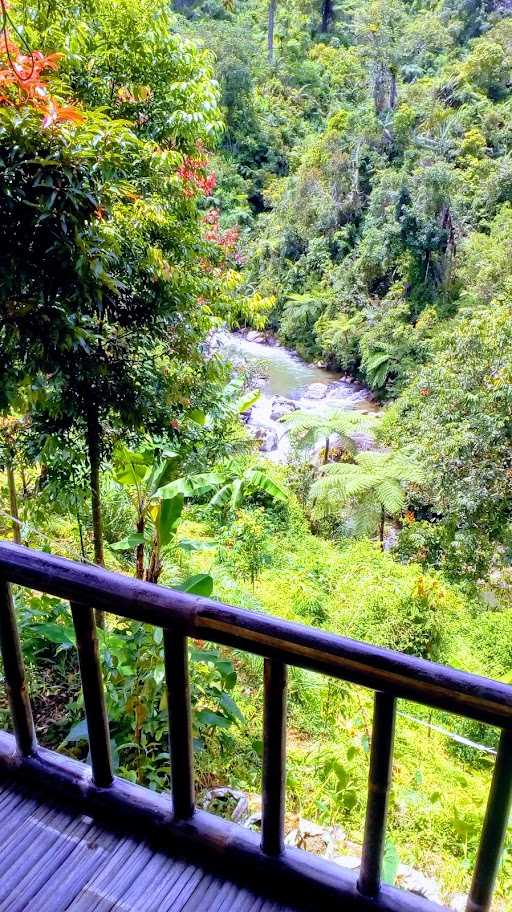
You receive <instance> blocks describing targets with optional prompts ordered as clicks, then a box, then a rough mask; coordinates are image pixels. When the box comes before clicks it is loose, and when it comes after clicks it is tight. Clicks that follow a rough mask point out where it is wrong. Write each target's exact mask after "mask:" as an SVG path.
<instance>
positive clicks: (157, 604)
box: [0, 542, 512, 912]
mask: <svg viewBox="0 0 512 912" xmlns="http://www.w3.org/2000/svg"><path fill="white" fill-rule="evenodd" d="M11 583H16V584H19V585H22V586H27V587H30V588H33V589H38V590H40V591H42V592H45V593H48V594H51V595H55V596H59V597H62V598H65V599H68V600H69V601H70V603H71V610H72V616H73V622H74V626H75V632H76V638H77V648H78V656H79V664H80V674H81V678H82V687H83V692H84V705H85V711H86V718H87V724H88V732H89V744H90V752H91V764H92V777H93V778H92V782H91V781H89V782H88V781H87V780H86V779H84V778H83V776H82V775H81V774H78V773H77V770H76V765H74V764H73V763H72V762H71V761H68V760H67V758H63V757H60V756H59V755H57V754H52V752H48V751H44V752H42V751H41V749H39V748H38V747H37V745H36V741H35V735H34V727H33V722H32V714H31V709H30V701H29V699H28V696H27V692H26V686H25V674H24V669H23V659H22V654H21V647H20V642H19V636H18V632H17V629H16V620H15V613H14V608H13V602H12V597H11V593H10V584H11ZM93 609H102V610H106V611H108V612H110V613H114V614H118V615H120V616H121V617H125V618H131V619H134V620H138V621H141V622H144V623H150V624H155V625H158V626H160V627H162V628H163V631H164V651H165V669H166V682H167V689H168V706H169V738H170V756H171V782H172V794H173V800H172V810H171V808H168V806H167V805H166V804H165V799H163V798H161V799H160V798H155V797H154V796H152V797H151V798H149V797H148V796H146V795H145V794H144V790H142V792H141V794H140V795H139V793H138V792H137V795H136V796H134V793H133V791H132V790H131V789H130V788H129V786H128V785H127V784H126V783H122V781H121V780H117V779H115V778H113V777H112V769H111V761H110V744H109V733H108V720H107V715H106V709H105V701H104V695H103V683H102V675H101V668H100V661H99V655H98V646H97V639H96V630H95V626H94V612H93ZM188 636H194V637H198V638H201V639H208V640H211V641H213V642H215V643H219V644H225V645H228V646H234V647H237V648H239V649H242V650H245V651H248V652H252V653H255V654H257V655H262V656H264V657H265V675H264V697H265V699H264V721H263V781H262V796H263V801H262V834H261V845H260V846H259V847H258V846H256V845H255V844H254V840H253V838H252V835H251V836H248V835H247V834H245V835H244V831H243V830H242V829H241V828H237V827H235V828H234V827H233V825H232V824H229V823H227V822H226V821H222V820H216V819H215V818H213V817H212V816H211V815H208V814H205V813H204V812H198V811H196V810H195V802H194V783H193V750H192V736H191V704H190V685H189V675H188V646H187V637H188ZM0 645H1V649H2V656H3V660H4V674H5V680H6V685H7V693H8V696H9V703H10V708H11V715H12V719H13V726H14V732H15V738H16V750H14V749H13V748H12V747H11V745H10V741H9V736H6V735H4V736H1V733H0V764H4V765H7V766H8V767H9V768H11V769H17V770H18V771H20V773H21V774H24V775H30V776H31V777H32V778H34V777H35V778H36V779H39V780H45V781H47V782H49V783H51V784H53V785H55V783H58V786H59V788H61V789H63V790H64V791H65V792H66V793H67V794H69V796H70V797H72V798H73V800H77V801H79V802H82V804H84V807H85V808H86V809H87V808H89V807H93V808H94V810H95V811H96V812H97V813H101V812H107V813H111V812H112V809H116V810H117V812H118V814H117V816H119V817H121V818H122V819H123V820H124V821H131V822H133V823H135V822H136V821H137V822H139V823H140V821H141V820H143V821H144V825H145V826H146V827H147V829H148V832H151V833H153V835H154V836H162V835H163V834H165V841H166V844H167V843H169V840H170V842H171V843H172V845H173V847H174V849H177V850H182V851H184V852H189V853H192V854H193V852H194V851H196V853H199V855H200V857H201V859H203V860H204V859H205V858H207V857H211V858H213V859H214V861H215V864H216V865H217V867H218V866H219V865H220V864H221V858H220V854H219V853H220V851H221V849H222V858H223V859H224V861H227V862H232V863H235V864H237V865H238V869H239V873H240V874H241V875H242V874H243V875H245V876H247V877H253V878H255V879H256V881H257V883H258V884H259V886H260V887H261V882H260V878H261V876H262V875H264V877H265V882H266V886H267V887H270V885H271V884H272V879H273V878H277V881H276V889H278V885H277V882H278V884H279V885H280V888H282V889H283V890H284V889H286V896H285V897H284V898H286V899H288V900H289V901H304V902H308V901H310V900H313V899H314V901H315V903H318V908H320V907H321V903H322V902H332V901H336V900H339V901H340V907H343V909H344V910H345V909H346V910H347V912H350V910H354V912H361V910H362V912H365V910H368V912H370V910H374V912H393V910H395V912H434V910H436V909H439V908H440V907H439V906H436V905H435V904H434V903H431V902H429V901H427V900H425V899H422V898H421V897H418V896H416V895H413V894H408V893H406V892H403V891H399V890H395V889H393V888H391V887H387V886H385V885H382V884H381V865H382V856H383V849H384V839H385V829H386V816H387V804H388V795H389V788H390V782H391V773H392V760H393V736H394V725H395V717H396V699H397V697H405V698H407V699H409V700H413V701H417V702H420V703H424V704H426V705H428V706H432V707H436V708H440V709H444V710H448V711H450V712H453V713H456V714H459V715H462V716H465V717H467V718H472V719H478V720H480V721H483V722H486V723H488V724H491V725H498V726H499V727H500V728H501V729H502V736H501V740H500V747H499V750H498V755H497V758H496V764H495V769H494V776H493V782H492V785H491V791H490V795H489V802H488V806H487V812H486V815H485V821H484V825H483V832H482V839H481V843H480V848H479V852H478V857H477V861H476V865H475V870H474V875H473V881H472V887H471V892H470V896H469V899H468V904H467V912H489V909H490V906H491V899H492V893H493V888H494V884H495V880H496V876H497V871H498V866H499V861H500V856H501V851H502V848H503V843H504V839H505V834H506V828H507V824H508V817H509V811H510V806H511V803H512V687H510V686H509V685H506V684H502V683H499V682H496V681H492V680H490V679H487V678H482V677H479V676H476V675H471V674H467V673H464V672H462V671H458V670H456V669H453V668H448V667H446V666H443V665H438V664H435V663H432V662H427V661H425V660H422V659H418V658H416V657H414V656H406V655H403V654H401V653H397V652H393V651H391V650H387V649H380V648H378V647H376V646H370V645H368V644H365V643H361V642H358V641H356V640H351V639H347V638H345V637H340V636H336V635H334V634H330V633H328V632H326V631H322V630H318V629H313V628H308V627H305V626H303V625H300V624H292V623H289V622H286V621H282V620H280V619H278V618H274V617H270V616H267V615H262V614H257V613H252V612H247V611H244V610H243V609H240V608H234V607H232V606H228V605H223V604H222V603H219V602H215V601H213V600H211V599H205V598H201V597H198V596H192V595H190V594H187V593H184V592H178V591H176V590H172V589H167V588H165V587H162V586H154V585H152V584H148V583H143V582H140V581H139V580H134V579H131V578H128V577H126V576H122V575H119V574H115V573H110V572H108V571H106V570H103V569H101V568H98V567H92V566H84V565H82V564H78V563H75V562H73V561H68V560H65V559H63V558H58V557H53V556H51V555H48V554H42V553H39V552H37V551H32V550H30V549H28V548H24V547H21V546H19V545H13V544H11V543H7V542H3V543H2V542H0ZM288 665H294V666H297V667H301V668H308V669H313V670H314V671H319V672H321V673H323V674H327V675H330V676H333V677H336V678H340V679H342V680H346V681H351V682H354V683H357V684H361V685H363V686H366V687H368V688H371V689H372V690H374V691H375V692H376V693H375V708H374V722H373V733H372V744H371V758H370V774H369V783H368V789H369V791H368V804H367V812H366V825H365V837H364V845H363V854H362V862H361V871H360V875H359V878H358V879H357V878H356V877H355V876H354V875H353V874H352V873H351V872H342V871H341V870H340V869H338V868H337V867H336V866H334V865H329V864H327V863H326V862H321V861H319V860H318V859H312V858H311V857H310V856H308V855H307V853H297V852H296V851H293V850H289V849H287V848H285V847H284V808H285V765H286V683H287V666H288ZM162 802H163V803H162ZM301 855H303V856H304V859H305V860H304V861H303V862H300V856H301Z"/></svg>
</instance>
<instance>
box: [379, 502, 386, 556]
mask: <svg viewBox="0 0 512 912" xmlns="http://www.w3.org/2000/svg"><path fill="white" fill-rule="evenodd" d="M385 520H386V513H385V510H384V507H381V508H380V526H379V541H380V549H381V551H384V522H385Z"/></svg>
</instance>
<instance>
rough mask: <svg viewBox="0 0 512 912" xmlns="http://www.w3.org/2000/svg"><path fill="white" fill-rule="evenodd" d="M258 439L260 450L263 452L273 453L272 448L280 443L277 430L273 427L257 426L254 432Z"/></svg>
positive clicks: (274, 448)
mask: <svg viewBox="0 0 512 912" xmlns="http://www.w3.org/2000/svg"><path fill="white" fill-rule="evenodd" d="M254 436H255V438H256V440H258V441H259V444H260V450H261V452H262V453H271V452H272V450H276V449H277V444H278V443H279V438H278V436H277V434H276V432H275V431H273V430H272V428H267V427H259V428H256V431H255V433H254Z"/></svg>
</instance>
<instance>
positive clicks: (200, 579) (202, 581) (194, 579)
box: [174, 573, 213, 596]
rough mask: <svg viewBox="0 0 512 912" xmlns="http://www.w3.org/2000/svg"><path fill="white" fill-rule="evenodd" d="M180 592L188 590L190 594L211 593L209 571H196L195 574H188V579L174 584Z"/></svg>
mask: <svg viewBox="0 0 512 912" xmlns="http://www.w3.org/2000/svg"><path fill="white" fill-rule="evenodd" d="M174 588H175V589H179V590H180V592H190V593H191V594H192V595H205V596H208V595H211V594H212V591H213V579H212V577H211V576H210V574H209V573H197V574H196V575H195V576H189V577H188V579H186V580H184V582H183V583H180V585H179V586H175V587H174Z"/></svg>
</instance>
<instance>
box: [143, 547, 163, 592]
mask: <svg viewBox="0 0 512 912" xmlns="http://www.w3.org/2000/svg"><path fill="white" fill-rule="evenodd" d="M161 572H162V561H161V560H160V544H159V542H158V539H157V538H154V539H153V546H152V548H151V555H150V558H149V563H148V569H147V570H146V582H147V583H155V584H156V583H158V580H159V578H160V574H161Z"/></svg>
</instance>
